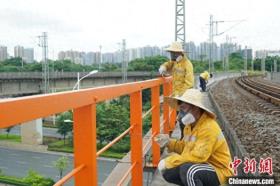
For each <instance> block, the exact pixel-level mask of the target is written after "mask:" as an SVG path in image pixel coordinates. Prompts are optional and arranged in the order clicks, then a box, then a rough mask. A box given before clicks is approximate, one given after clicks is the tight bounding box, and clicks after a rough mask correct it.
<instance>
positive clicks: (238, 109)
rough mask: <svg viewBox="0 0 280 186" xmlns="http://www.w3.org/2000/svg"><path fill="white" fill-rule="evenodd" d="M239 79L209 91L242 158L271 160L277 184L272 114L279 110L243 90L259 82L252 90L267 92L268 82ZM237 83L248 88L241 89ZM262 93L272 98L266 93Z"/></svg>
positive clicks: (279, 138)
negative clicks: (233, 132) (238, 143)
mask: <svg viewBox="0 0 280 186" xmlns="http://www.w3.org/2000/svg"><path fill="white" fill-rule="evenodd" d="M242 79H244V78H240V79H228V80H222V81H221V82H219V83H217V85H216V86H215V87H213V89H212V94H213V97H214V99H215V101H216V102H217V104H218V105H219V107H220V112H221V113H222V114H223V115H224V117H225V118H226V119H227V120H228V123H229V124H230V125H231V127H232V128H233V130H234V131H235V132H236V135H237V137H238V138H239V140H240V141H241V144H242V145H243V147H244V149H245V150H246V154H245V155H244V157H248V158H251V159H252V158H256V160H257V161H259V160H260V158H267V157H271V158H272V159H273V175H274V177H275V181H276V185H280V126H279V123H280V117H279V115H278V114H277V112H276V111H277V109H279V108H280V107H279V105H277V104H275V103H273V104H272V103H270V102H268V101H269V99H268V98H266V99H264V98H263V97H265V96H266V95H265V96H263V97H262V99H261V98H260V97H258V96H259V94H260V93H256V94H255V95H254V94H251V93H250V92H251V91H250V92H248V91H247V90H248V89H249V88H251V89H253V87H254V82H256V81H257V82H260V83H259V84H258V86H257V88H254V91H258V92H261V91H260V88H262V89H266V90H268V89H269V86H270V84H269V83H268V82H263V81H261V80H260V79H253V80H248V79H246V78H245V80H243V81H242ZM244 81H245V82H244ZM245 83H247V84H245ZM240 84H242V85H243V84H244V85H246V87H249V88H248V89H245V88H243V86H240ZM248 84H249V85H248ZM262 84H265V85H269V86H265V85H262ZM273 87H275V85H273ZM276 90H277V88H276ZM276 93H277V91H276ZM266 94H268V95H269V96H271V97H273V96H272V95H271V94H269V92H267V93H266ZM229 143H230V142H229ZM244 157H243V158H244ZM239 158H241V157H239Z"/></svg>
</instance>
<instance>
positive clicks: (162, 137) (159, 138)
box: [154, 134, 170, 148]
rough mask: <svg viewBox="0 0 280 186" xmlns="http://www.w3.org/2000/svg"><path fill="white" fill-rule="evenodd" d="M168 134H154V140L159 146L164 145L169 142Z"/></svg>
mask: <svg viewBox="0 0 280 186" xmlns="http://www.w3.org/2000/svg"><path fill="white" fill-rule="evenodd" d="M169 139H170V138H169V135H168V134H158V135H156V136H155V138H154V141H155V142H157V143H158V144H159V146H160V147H161V148H162V147H165V146H166V145H167V144H168V143H169Z"/></svg>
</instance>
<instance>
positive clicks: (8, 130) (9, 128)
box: [6, 126, 13, 138]
mask: <svg viewBox="0 0 280 186" xmlns="http://www.w3.org/2000/svg"><path fill="white" fill-rule="evenodd" d="M12 128H13V126H11V127H8V128H6V132H7V138H9V133H10V132H11V130H12Z"/></svg>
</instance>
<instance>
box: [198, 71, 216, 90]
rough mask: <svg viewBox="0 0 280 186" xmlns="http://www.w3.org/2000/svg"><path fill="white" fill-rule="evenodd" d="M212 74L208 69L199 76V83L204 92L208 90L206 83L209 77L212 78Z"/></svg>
mask: <svg viewBox="0 0 280 186" xmlns="http://www.w3.org/2000/svg"><path fill="white" fill-rule="evenodd" d="M212 76H213V75H212V74H209V72H207V71H206V70H205V71H204V72H203V73H201V74H200V76H199V83H200V87H201V90H202V91H203V92H205V91H206V84H207V83H208V80H209V78H212Z"/></svg>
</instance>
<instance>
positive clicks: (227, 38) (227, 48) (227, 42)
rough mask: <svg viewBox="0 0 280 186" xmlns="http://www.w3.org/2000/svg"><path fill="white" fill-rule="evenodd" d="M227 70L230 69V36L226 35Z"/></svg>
mask: <svg viewBox="0 0 280 186" xmlns="http://www.w3.org/2000/svg"><path fill="white" fill-rule="evenodd" d="M225 68H226V72H228V71H229V36H228V35H227V36H226V65H225Z"/></svg>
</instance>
